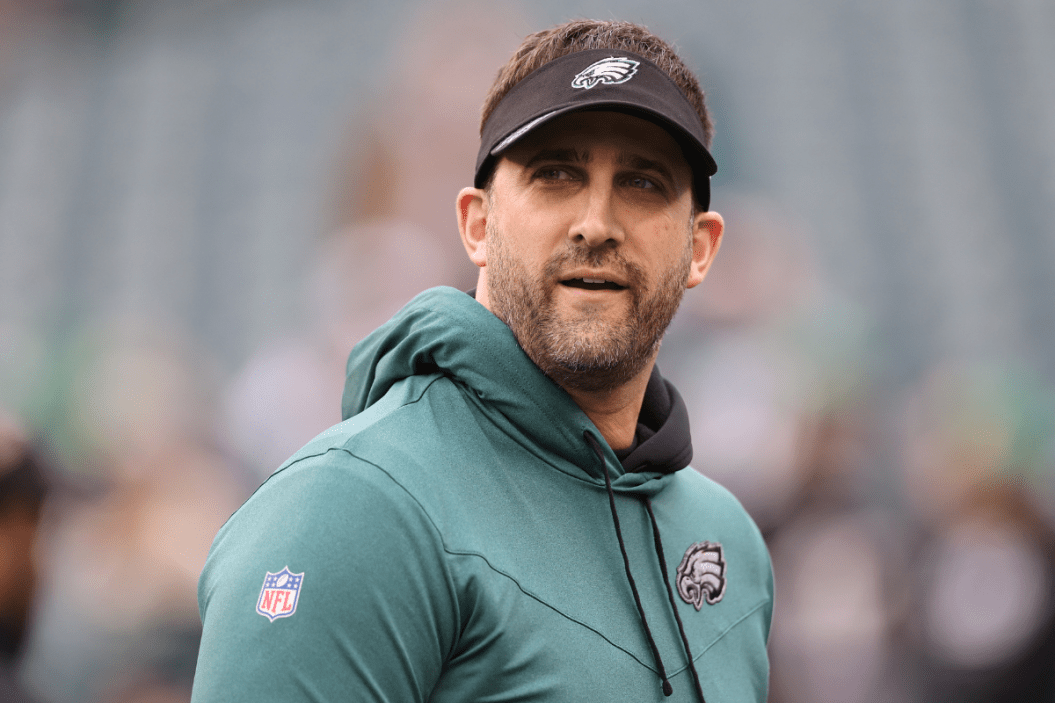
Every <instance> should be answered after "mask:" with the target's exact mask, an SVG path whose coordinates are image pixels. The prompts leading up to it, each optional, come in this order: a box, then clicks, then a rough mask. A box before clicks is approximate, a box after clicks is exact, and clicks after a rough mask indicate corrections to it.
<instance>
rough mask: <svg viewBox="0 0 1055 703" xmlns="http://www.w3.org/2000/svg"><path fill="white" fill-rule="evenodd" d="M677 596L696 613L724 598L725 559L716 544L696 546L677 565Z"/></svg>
mask: <svg viewBox="0 0 1055 703" xmlns="http://www.w3.org/2000/svg"><path fill="white" fill-rule="evenodd" d="M678 595H679V596H681V599H682V600H683V601H685V602H686V603H688V604H689V605H691V606H694V607H695V608H696V610H699V609H700V608H701V607H703V602H704V601H707V604H708V605H714V604H715V603H717V602H718V601H720V600H721V599H722V596H724V595H725V556H724V554H723V553H722V545H721V544H719V543H718V542H697V543H696V544H694V545H692V546H691V547H689V548H688V549H687V550H686V551H685V556H684V557H682V559H681V563H680V564H678Z"/></svg>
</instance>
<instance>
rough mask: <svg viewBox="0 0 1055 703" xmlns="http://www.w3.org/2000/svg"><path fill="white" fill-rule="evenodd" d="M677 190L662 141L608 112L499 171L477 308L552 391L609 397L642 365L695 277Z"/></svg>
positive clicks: (564, 122)
mask: <svg viewBox="0 0 1055 703" xmlns="http://www.w3.org/2000/svg"><path fill="white" fill-rule="evenodd" d="M691 186H692V176H691V171H690V169H689V166H688V163H687V162H686V161H685V158H684V156H683V155H682V152H681V149H680V148H679V147H678V145H677V143H676V142H675V141H674V140H673V139H672V138H671V137H670V135H669V134H667V132H666V131H665V130H663V129H662V128H661V127H659V126H657V125H655V124H653V123H651V122H648V121H645V120H642V119H639V118H636V117H632V116H629V115H624V114H621V113H610V112H581V113H573V114H571V115H567V116H564V117H561V118H558V119H556V120H554V121H553V122H551V123H549V124H547V125H545V126H543V127H540V128H539V129H538V130H536V131H535V132H533V133H531V134H530V135H528V136H527V137H525V138H524V139H523V140H522V141H521V142H519V143H517V144H516V145H514V146H513V147H512V148H511V149H509V150H508V151H507V152H506V153H505V154H503V156H502V158H501V159H500V160H499V163H498V165H497V167H496V169H495V175H494V180H493V184H492V187H491V190H490V202H489V209H488V214H487V221H486V263H485V265H484V268H485V275H484V277H483V279H482V280H484V281H485V288H486V291H485V296H484V302H485V304H486V305H487V306H488V307H489V308H490V309H491V311H492V312H494V314H495V315H497V316H498V317H499V318H500V319H502V320H503V321H504V322H505V323H506V324H507V325H509V327H510V328H511V329H512V330H513V333H514V334H515V335H516V338H517V341H518V342H519V343H520V345H521V346H522V347H523V348H524V351H525V352H527V354H528V356H529V357H530V358H531V359H532V361H534V362H535V363H536V364H537V365H538V366H539V367H540V368H541V369H542V370H543V371H544V372H545V373H546V374H547V375H549V376H550V377H551V378H553V379H554V380H555V381H556V382H557V383H558V384H560V385H561V386H563V387H565V388H569V389H575V390H582V391H605V390H610V389H613V388H615V387H618V386H620V385H622V384H624V383H626V382H627V381H629V380H630V379H631V378H633V377H634V376H636V375H637V374H639V373H640V372H642V371H643V370H644V369H645V368H646V366H647V365H648V364H649V363H650V362H651V361H652V360H653V359H654V358H655V353H656V351H657V350H658V348H659V342H660V339H661V338H662V336H663V332H664V330H665V329H666V328H667V325H668V324H669V323H670V320H671V318H672V317H673V316H674V313H675V311H676V310H677V308H678V305H679V303H680V302H681V297H682V295H683V293H684V291H685V289H686V287H690V286H692V285H695V284H696V283H698V282H699V280H697V279H702V272H700V271H699V270H698V267H697V266H694V265H693V263H694V254H698V252H694V241H696V240H697V239H698V238H694V229H695V228H696V227H697V223H696V221H695V219H694V213H693V208H692V195H691V192H692V188H691ZM697 219H698V218H697ZM714 244H715V245H716V242H714ZM714 248H716V246H715V247H714ZM708 255H710V253H709V254H708Z"/></svg>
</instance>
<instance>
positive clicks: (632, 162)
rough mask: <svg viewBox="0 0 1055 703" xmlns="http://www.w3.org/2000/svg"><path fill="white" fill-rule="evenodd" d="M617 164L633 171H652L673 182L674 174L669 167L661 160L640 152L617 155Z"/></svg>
mask: <svg viewBox="0 0 1055 703" xmlns="http://www.w3.org/2000/svg"><path fill="white" fill-rule="evenodd" d="M618 164H619V165H620V166H626V167H627V168H632V169H634V170H635V171H654V172H655V173H658V174H659V175H660V176H661V177H663V178H665V179H667V180H668V181H669V182H671V183H674V174H673V173H671V171H670V168H669V167H668V166H667V165H666V164H665V163H663V162H662V161H656V160H655V159H648V158H645V157H644V156H641V155H640V154H627V153H623V154H620V155H619V160H618Z"/></svg>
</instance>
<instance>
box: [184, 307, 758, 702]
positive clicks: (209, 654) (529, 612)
mask: <svg viewBox="0 0 1055 703" xmlns="http://www.w3.org/2000/svg"><path fill="white" fill-rule="evenodd" d="M344 416H345V418H347V419H346V420H345V421H344V422H342V423H341V424H339V425H337V426H335V427H333V428H331V429H329V430H327V431H326V432H324V433H323V434H321V435H320V436H319V437H317V438H315V439H314V440H313V441H311V442H310V443H309V444H308V445H307V446H305V447H304V448H303V449H302V450H301V451H299V452H298V453H297V454H295V455H294V456H293V457H292V458H291V459H290V460H289V461H287V462H286V463H285V464H284V465H283V466H282V467H281V468H280V469H279V470H278V471H276V472H275V473H274V474H273V475H272V476H271V477H270V478H269V479H268V480H267V481H266V482H265V483H264V484H263V485H262V486H261V487H260V488H259V489H258V490H257V491H256V493H255V494H254V495H253V496H252V497H251V498H250V499H249V500H248V501H247V502H246V503H245V504H244V505H243V506H242V507H241V508H240V509H239V510H238V511H237V512H236V513H235V514H234V516H233V517H232V518H231V519H230V520H229V521H228V522H227V524H226V525H224V527H223V528H222V529H221V530H220V532H219V534H218V535H217V536H216V540H215V542H214V543H213V547H212V550H211V552H210V554H209V558H208V561H207V563H206V565H205V569H204V570H203V572H202V575H201V580H200V583H199V589H198V599H199V605H200V609H201V617H202V623H203V626H204V630H203V635H202V641H201V650H200V654H199V659H198V668H197V672H196V675H195V680H194V692H193V701H194V703H213V702H215V703H221V702H222V703H229V702H231V701H272V700H274V701H318V702H322V701H326V702H330V701H391V702H393V703H405V702H409V701H433V702H434V703H446V702H454V701H458V702H459V703H467V702H470V701H495V702H497V701H570V702H577V701H633V702H634V703H640V702H641V701H657V702H658V701H695V700H697V699H696V695H695V693H694V684H693V682H692V679H691V674H690V672H689V671H688V669H687V666H686V661H687V658H686V654H685V646H684V644H683V642H682V638H681V635H680V634H679V628H678V623H677V621H676V619H675V617H674V611H673V609H672V607H671V600H672V599H671V596H670V595H668V590H667V587H666V585H665V583H664V579H663V575H662V572H661V569H660V563H659V559H658V556H657V546H656V541H655V538H654V535H653V530H652V527H651V524H650V521H649V517H648V514H647V511H646V509H645V507H644V506H645V501H646V500H650V501H651V507H652V510H653V511H654V514H655V518H656V521H657V524H658V526H659V532H660V535H661V537H662V547H663V552H662V553H663V556H664V561H665V562H666V566H667V570H668V577H669V579H670V583H671V591H670V593H671V594H672V595H673V601H674V602H675V604H676V607H677V611H678V614H679V615H680V617H681V620H682V623H683V628H684V631H685V637H686V639H687V640H688V643H689V649H690V650H691V652H692V655H693V657H694V659H695V663H696V669H697V671H698V672H699V677H700V682H701V685H702V690H703V692H704V694H705V695H706V698H707V701H708V703H732V702H734V701H753V702H760V701H764V700H765V699H766V688H767V679H768V662H767V657H766V639H767V637H768V633H769V624H770V616H771V613H772V604H773V584H772V574H771V570H770V563H769V557H768V554H767V552H766V549H765V546H764V544H763V542H762V538H761V536H760V534H759V532H758V530H757V528H756V527H755V525H754V524H753V523H752V521H751V519H750V518H749V517H748V516H747V515H746V513H745V512H744V510H743V508H742V507H741V506H740V504H739V503H738V502H737V501H736V499H735V498H733V497H732V495H730V494H729V493H728V492H727V491H726V490H725V489H723V488H721V487H720V486H718V485H717V484H715V483H713V482H712V481H710V480H708V479H707V478H704V477H703V476H701V475H700V474H698V473H697V472H695V471H693V470H692V469H684V470H677V469H682V468H683V467H684V466H685V465H686V464H687V463H688V460H689V458H690V456H691V445H690V444H689V438H688V424H687V420H686V415H685V410H684V405H683V404H682V402H681V400H680V398H678V396H677V393H676V392H675V391H674V390H673V387H671V386H670V385H669V384H668V383H666V382H665V381H663V380H662V379H661V378H660V377H659V375H658V373H656V374H654V375H653V378H652V381H651V382H650V384H649V391H648V395H647V397H646V403H645V407H644V408H643V410H642V414H641V418H642V423H641V425H639V440H641V441H640V446H639V447H638V448H637V450H635V451H634V452H632V453H631V454H630V456H629V457H626V458H624V460H623V462H622V463H621V462H620V460H619V459H618V458H617V457H616V454H615V453H614V452H613V451H612V450H611V448H609V447H608V445H607V444H606V443H605V442H604V439H603V438H602V437H601V435H600V433H599V432H598V430H597V429H596V427H595V426H594V425H593V423H591V421H590V420H589V419H588V418H587V417H586V415H585V414H584V413H583V412H582V411H581V410H580V409H579V408H578V406H576V405H575V403H574V402H573V401H572V399H571V397H570V396H568V395H567V394H566V393H565V392H564V391H563V390H562V389H561V388H560V387H558V386H557V385H556V384H554V383H553V382H552V381H550V380H549V378H547V377H546V376H545V375H544V374H543V373H542V372H541V371H540V370H539V369H538V367H536V366H535V365H534V364H533V363H532V362H531V361H530V359H528V358H527V356H526V355H525V354H524V353H523V351H522V350H521V349H520V347H519V346H518V345H517V343H516V340H515V338H514V337H513V335H512V333H511V332H510V330H509V329H508V328H507V327H506V326H505V325H504V324H503V323H502V322H501V321H500V320H498V319H497V318H496V317H494V316H493V315H492V314H491V313H490V312H488V311H487V310H486V309H485V308H484V307H483V306H481V305H480V304H479V303H477V302H476V301H474V300H473V299H472V298H471V297H470V296H468V295H466V294H465V293H462V292H459V291H456V290H454V289H450V288H436V289H432V290H429V291H426V292H425V293H422V294H421V295H419V296H418V297H417V298H415V299H414V300H413V301H412V302H411V303H410V304H408V305H407V306H406V307H405V308H404V309H403V310H402V311H400V312H399V313H398V314H397V315H396V316H395V317H394V318H393V319H392V320H390V321H389V322H388V323H386V324H385V325H383V326H382V327H380V328H379V329H378V330H377V331H375V332H374V333H373V334H371V335H370V336H369V337H367V338H366V339H365V340H363V342H362V343H360V344H359V345H357V346H356V348H355V349H354V350H353V352H352V355H351V358H350V359H349V362H348V383H347V386H346V390H345V397H344ZM586 435H590V436H591V437H592V438H593V443H591V441H589V440H588V439H587V436H586ZM595 444H596V445H597V447H596V449H595V448H594V445H595ZM599 452H600V453H599ZM601 456H603V458H604V461H605V463H606V464H607V468H608V471H609V472H610V475H611V481H612V487H613V493H614V501H615V505H616V507H617V511H618V520H619V522H620V525H621V533H622V540H623V542H624V543H625V549H626V552H627V558H628V560H629V564H630V569H631V573H632V577H633V580H634V582H635V583H636V586H637V589H638V591H639V593H640V600H641V606H642V609H643V611H644V613H645V616H646V618H647V622H648V626H649V628H650V630H651V633H652V635H653V637H654V640H655V645H656V647H657V648H658V650H659V653H660V658H661V660H662V662H663V665H664V666H665V668H666V672H667V675H668V677H669V679H670V683H671V685H672V687H673V696H671V697H670V698H666V697H664V695H663V692H662V690H661V682H660V678H659V677H658V675H657V673H656V672H657V662H656V657H655V656H654V654H653V651H652V649H651V648H650V645H649V643H648V641H647V639H646V636H645V634H644V627H643V625H642V618H641V616H640V615H639V612H638V610H637V607H636V605H635V600H634V596H633V593H632V591H631V587H630V585H629V581H628V578H627V574H626V572H625V570H624V561H623V557H622V555H621V552H620V545H619V540H618V539H617V535H616V532H615V528H614V523H613V514H612V509H611V507H610V503H609V496H608V493H607V491H606V488H605V478H604V472H603V469H602V465H601V458H600V457H601ZM624 464H625V465H626V466H629V467H630V468H631V469H636V470H631V471H628V470H627V469H626V468H624ZM703 543H707V544H705V545H704V544H703ZM719 544H720V545H721V546H720V548H719V547H717V545H719ZM694 545H697V548H696V549H695V550H693V549H692V548H693V546H694ZM690 551H691V552H692V554H689V555H687V552H690ZM683 561H685V562H686V563H685V564H682V562H683ZM679 566H680V567H681V572H682V573H681V574H680V575H679V573H678V570H679ZM687 596H688V597H689V598H690V600H691V602H690V600H686V597H687ZM709 600H714V601H716V602H714V603H713V604H712V603H710V602H709Z"/></svg>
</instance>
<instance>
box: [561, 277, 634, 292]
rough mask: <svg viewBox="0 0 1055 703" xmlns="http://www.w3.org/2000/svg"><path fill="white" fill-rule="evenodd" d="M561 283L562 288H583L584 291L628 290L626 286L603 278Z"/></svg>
mask: <svg viewBox="0 0 1055 703" xmlns="http://www.w3.org/2000/svg"><path fill="white" fill-rule="evenodd" d="M560 283H561V285H562V286H568V287H569V288H582V289H583V290H623V289H624V288H626V286H621V285H619V284H618V283H613V282H612V281H606V280H604V279H603V278H569V279H567V280H566V281H561V282H560Z"/></svg>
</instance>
